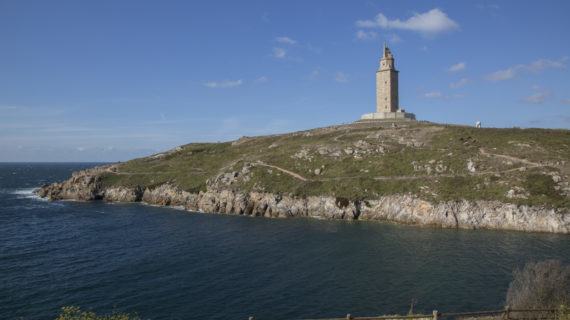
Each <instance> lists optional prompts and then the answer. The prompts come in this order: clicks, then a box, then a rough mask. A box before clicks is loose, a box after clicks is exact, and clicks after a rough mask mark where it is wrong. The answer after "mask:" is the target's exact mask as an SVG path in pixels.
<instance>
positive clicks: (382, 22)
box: [356, 8, 459, 36]
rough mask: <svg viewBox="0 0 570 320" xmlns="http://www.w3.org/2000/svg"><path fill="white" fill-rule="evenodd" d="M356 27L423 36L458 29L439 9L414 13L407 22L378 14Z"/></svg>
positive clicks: (455, 23)
mask: <svg viewBox="0 0 570 320" xmlns="http://www.w3.org/2000/svg"><path fill="white" fill-rule="evenodd" d="M356 26H357V27H360V28H382V29H400V30H409V31H415V32H419V33H421V34H423V35H432V36H433V35H436V34H439V33H443V32H448V31H454V30H457V29H459V25H458V24H457V22H455V21H453V20H452V19H450V18H449V17H448V16H447V14H446V13H445V12H443V11H441V10H440V9H437V8H436V9H431V10H430V11H427V12H424V13H415V14H414V15H413V16H412V17H410V18H408V19H407V20H404V21H402V20H400V19H394V20H390V19H388V18H387V17H386V16H385V15H384V14H382V13H379V14H378V15H376V17H375V18H374V19H373V20H358V21H356Z"/></svg>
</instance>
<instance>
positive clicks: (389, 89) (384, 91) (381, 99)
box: [360, 44, 416, 121]
mask: <svg viewBox="0 0 570 320" xmlns="http://www.w3.org/2000/svg"><path fill="white" fill-rule="evenodd" d="M398 119H400V120H415V119H416V116H415V115H414V114H413V113H407V112H405V111H404V109H403V108H401V107H400V99H399V97H398V70H396V64H395V61H394V56H393V55H392V52H391V51H390V49H389V48H388V46H386V44H384V48H383V52H382V58H381V59H380V67H379V68H378V70H377V71H376V112H374V113H367V114H364V115H362V117H361V118H360V121H368V120H398Z"/></svg>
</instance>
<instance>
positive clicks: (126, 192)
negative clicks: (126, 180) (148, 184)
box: [103, 187, 144, 202]
mask: <svg viewBox="0 0 570 320" xmlns="http://www.w3.org/2000/svg"><path fill="white" fill-rule="evenodd" d="M143 192H144V190H143V188H141V187H134V188H127V187H111V188H107V189H105V193H104V195H103V200H105V201H110V202H137V201H141V199H142V196H143Z"/></svg>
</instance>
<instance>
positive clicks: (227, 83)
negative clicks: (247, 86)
mask: <svg viewBox="0 0 570 320" xmlns="http://www.w3.org/2000/svg"><path fill="white" fill-rule="evenodd" d="M242 84H243V80H241V79H239V80H222V81H209V82H206V83H204V86H206V87H208V88H221V89H225V88H235V87H239V86H241V85H242Z"/></svg>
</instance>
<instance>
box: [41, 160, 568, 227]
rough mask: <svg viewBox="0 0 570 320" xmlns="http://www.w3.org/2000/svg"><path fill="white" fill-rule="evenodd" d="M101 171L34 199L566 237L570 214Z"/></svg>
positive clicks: (482, 203)
mask: <svg viewBox="0 0 570 320" xmlns="http://www.w3.org/2000/svg"><path fill="white" fill-rule="evenodd" d="M104 169H105V168H104ZM106 169H108V168H106ZM104 171H105V170H102V169H101V168H96V169H95V170H86V171H82V172H78V173H75V174H74V175H73V176H72V177H71V178H70V179H69V180H67V181H64V182H62V183H54V184H51V185H45V186H43V187H41V188H39V189H38V190H37V191H36V192H37V194H38V195H39V196H41V197H45V198H48V199H50V200H65V199H73V200H86V201H87V200H105V201H111V202H139V201H141V202H144V203H148V204H152V205H160V206H173V207H179V208H184V209H185V210H188V211H197V212H204V213H213V214H214V213H221V214H236V215H248V216H257V217H272V218H286V217H310V218H317V219H340V220H376V221H391V222H397V223H404V224H411V225H424V226H435V227H442V228H463V229H504V230H519V231H535V232H553V233H565V234H567V233H570V213H569V212H568V211H567V210H565V209H553V208H546V207H537V206H534V207H533V206H527V205H515V204H507V203H501V202H499V201H483V200H480V201H468V200H460V201H446V202H439V203H436V204H434V203H431V202H429V201H426V200H422V199H420V198H418V197H417V196H414V195H389V196H383V197H379V198H377V199H367V200H349V199H346V198H342V197H331V196H307V197H293V196H288V195H281V194H273V193H266V192H256V191H252V192H239V191H234V190H223V189H217V190H208V191H205V192H198V193H191V192H188V191H184V190H181V189H180V188H178V187H176V186H174V185H171V184H168V183H167V184H162V185H160V186H156V187H154V188H143V187H140V186H136V187H125V186H112V187H106V186H104V184H103V182H102V175H101V172H104Z"/></svg>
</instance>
